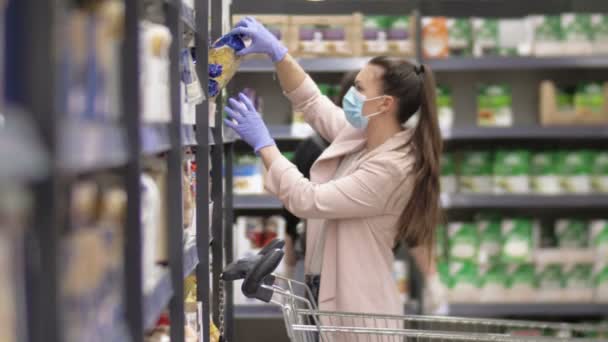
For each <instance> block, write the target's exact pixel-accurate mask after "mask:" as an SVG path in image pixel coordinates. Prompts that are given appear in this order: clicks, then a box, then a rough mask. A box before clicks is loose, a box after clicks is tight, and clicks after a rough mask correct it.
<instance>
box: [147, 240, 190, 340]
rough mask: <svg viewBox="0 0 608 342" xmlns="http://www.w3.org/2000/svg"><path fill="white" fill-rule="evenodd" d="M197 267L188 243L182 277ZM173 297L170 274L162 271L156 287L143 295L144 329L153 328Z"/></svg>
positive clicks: (166, 270) (167, 270) (185, 249)
mask: <svg viewBox="0 0 608 342" xmlns="http://www.w3.org/2000/svg"><path fill="white" fill-rule="evenodd" d="M197 265H198V254H197V250H196V244H195V243H188V244H187V245H186V247H185V248H184V277H186V276H188V275H189V274H190V273H192V272H193V271H194V269H195V268H196V266H197ZM171 296H173V286H172V285H171V274H170V272H169V269H165V270H164V271H163V274H162V276H161V277H160V279H159V280H158V282H157V284H156V286H155V287H154V288H153V289H152V290H151V291H150V292H149V293H146V294H144V328H145V329H146V330H149V329H151V328H153V327H154V324H155V323H156V320H157V319H158V317H159V315H160V313H161V312H162V311H163V310H164V309H165V307H166V306H167V304H168V303H169V300H170V299H171Z"/></svg>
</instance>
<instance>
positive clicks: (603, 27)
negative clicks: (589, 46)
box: [591, 14, 608, 55]
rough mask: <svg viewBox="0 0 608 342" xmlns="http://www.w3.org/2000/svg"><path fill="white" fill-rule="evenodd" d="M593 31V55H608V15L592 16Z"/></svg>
mask: <svg viewBox="0 0 608 342" xmlns="http://www.w3.org/2000/svg"><path fill="white" fill-rule="evenodd" d="M591 29H592V30H593V33H594V35H593V53H594V54H596V55H599V54H604V55H605V54H608V15H606V14H593V15H592V16H591Z"/></svg>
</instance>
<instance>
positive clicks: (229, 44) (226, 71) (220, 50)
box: [209, 34, 245, 98]
mask: <svg viewBox="0 0 608 342" xmlns="http://www.w3.org/2000/svg"><path fill="white" fill-rule="evenodd" d="M244 48H245V43H244V42H243V39H242V37H241V36H240V35H235V34H227V35H224V36H223V37H222V38H220V39H218V40H216V41H215V43H213V46H212V47H211V49H210V50H209V97H211V98H214V97H216V96H217V95H218V94H219V93H220V91H221V90H222V89H223V88H224V87H225V86H226V85H227V84H228V82H230V80H231V79H232V77H234V74H236V71H237V70H238V69H239V66H240V64H241V62H240V59H241V58H240V57H239V56H237V55H236V53H237V52H238V51H241V50H242V49H244Z"/></svg>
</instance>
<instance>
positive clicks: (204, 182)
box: [0, 0, 229, 342]
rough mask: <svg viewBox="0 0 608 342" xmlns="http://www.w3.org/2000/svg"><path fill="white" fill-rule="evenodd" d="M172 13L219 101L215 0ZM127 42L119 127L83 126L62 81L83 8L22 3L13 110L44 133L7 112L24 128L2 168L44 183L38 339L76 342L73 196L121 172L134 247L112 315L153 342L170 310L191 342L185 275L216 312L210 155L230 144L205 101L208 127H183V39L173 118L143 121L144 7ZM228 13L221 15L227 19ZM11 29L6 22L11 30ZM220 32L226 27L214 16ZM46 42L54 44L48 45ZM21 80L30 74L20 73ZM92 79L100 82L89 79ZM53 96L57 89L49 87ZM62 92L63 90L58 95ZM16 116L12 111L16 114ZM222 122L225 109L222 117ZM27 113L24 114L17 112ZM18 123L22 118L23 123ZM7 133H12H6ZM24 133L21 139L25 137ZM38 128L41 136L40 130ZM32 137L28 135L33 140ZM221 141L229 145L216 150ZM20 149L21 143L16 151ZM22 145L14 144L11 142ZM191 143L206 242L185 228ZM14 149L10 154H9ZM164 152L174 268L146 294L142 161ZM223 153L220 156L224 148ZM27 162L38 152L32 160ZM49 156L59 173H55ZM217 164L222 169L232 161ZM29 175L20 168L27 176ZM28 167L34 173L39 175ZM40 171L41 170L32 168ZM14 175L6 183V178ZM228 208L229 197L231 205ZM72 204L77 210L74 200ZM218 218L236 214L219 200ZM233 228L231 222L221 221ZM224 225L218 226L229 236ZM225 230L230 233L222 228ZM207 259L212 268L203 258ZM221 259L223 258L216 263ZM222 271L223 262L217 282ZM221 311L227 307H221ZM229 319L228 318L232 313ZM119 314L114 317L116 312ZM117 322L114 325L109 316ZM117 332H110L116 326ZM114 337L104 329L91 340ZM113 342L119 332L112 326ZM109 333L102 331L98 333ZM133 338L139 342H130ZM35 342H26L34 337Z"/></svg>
mask: <svg viewBox="0 0 608 342" xmlns="http://www.w3.org/2000/svg"><path fill="white" fill-rule="evenodd" d="M158 1H159V2H164V3H165V4H167V5H168V6H164V9H165V17H166V26H167V27H168V28H169V30H170V31H171V34H172V35H173V37H174V38H175V37H181V36H182V35H183V34H184V33H185V32H188V31H191V32H190V33H195V35H194V36H195V42H196V46H197V47H202V48H200V49H199V50H198V51H197V52H198V53H197V57H198V64H197V72H198V74H199V75H200V76H201V83H202V84H203V85H204V87H203V91H204V93H205V94H207V87H206V85H207V64H208V58H207V53H206V52H207V46H208V41H209V40H210V39H209V32H208V31H207V30H203V32H200V33H198V32H196V29H197V27H198V28H201V27H206V26H207V25H208V21H209V15H208V11H209V3H210V1H209V0H196V2H195V8H196V11H197V12H198V13H200V15H199V16H195V15H194V12H195V10H194V9H193V8H189V7H187V6H185V5H184V4H183V3H182V2H181V1H180V0H167V1H164V0H158ZM124 5H125V6H124V22H123V25H122V26H123V38H124V39H123V41H122V46H121V48H120V57H119V58H120V63H117V64H116V65H117V66H116V67H117V68H120V70H119V72H118V73H117V74H119V75H120V78H121V79H120V82H121V89H122V92H121V94H120V98H119V99H118V101H119V104H118V106H117V107H119V108H120V113H121V114H122V115H121V117H120V118H119V119H117V120H115V121H110V120H105V121H104V120H101V119H99V120H92V119H88V118H87V119H86V120H85V119H76V118H73V117H69V116H68V115H67V114H66V113H65V112H62V110H61V109H60V108H62V105H63V102H62V94H61V92H63V91H64V89H63V87H62V84H61V82H63V81H64V79H63V75H62V70H63V69H62V67H63V65H60V63H58V61H57V60H56V59H55V58H56V57H57V54H56V53H55V52H56V51H58V48H60V49H59V50H62V49H63V48H64V47H66V48H69V42H67V43H66V41H65V39H64V37H61V36H60V34H61V33H63V31H62V28H63V21H62V20H63V19H64V16H65V14H66V13H67V10H68V8H70V6H73V4H72V3H69V2H68V1H64V0H54V1H48V2H43V3H40V2H39V1H35V0H23V1H21V0H19V1H12V4H11V12H10V16H11V18H18V20H11V23H10V25H11V26H10V28H11V30H10V32H11V35H13V33H14V39H13V41H14V42H17V41H18V42H19V44H15V46H14V47H13V49H9V50H10V54H11V58H8V59H7V62H9V63H13V64H14V65H13V64H8V65H9V67H10V68H12V69H13V71H15V72H14V73H11V75H13V77H15V79H11V80H10V82H11V84H12V85H13V87H12V88H11V91H12V93H13V96H12V97H11V98H10V100H11V103H13V104H14V105H16V106H18V107H20V108H21V109H23V113H21V112H19V113H18V114H19V115H17V116H23V117H29V118H31V119H32V121H33V123H34V124H33V126H34V129H33V131H34V132H29V131H21V130H18V129H17V128H18V127H17V125H15V126H12V125H13V123H14V122H13V120H12V116H11V117H10V120H9V116H7V117H6V120H5V117H4V116H2V117H0V119H1V121H0V124H4V123H5V122H6V124H7V127H13V128H15V129H11V131H10V132H8V133H10V134H8V135H5V134H0V142H3V144H2V148H0V155H1V156H3V157H5V159H14V162H13V163H8V164H10V165H2V167H0V177H5V176H6V177H17V178H19V179H28V180H34V181H35V184H34V185H33V186H32V190H33V196H34V200H35V203H34V212H33V214H32V217H33V218H34V220H33V222H32V229H31V232H28V242H27V243H28V246H27V249H26V251H27V252H28V254H27V258H28V263H27V266H26V280H27V283H26V286H25V288H26V291H27V298H28V301H27V315H28V317H27V322H28V323H27V325H28V329H29V333H28V334H27V335H28V336H27V340H28V341H30V342H38V341H45V342H60V341H64V340H65V338H66V337H65V332H64V325H63V324H64V320H63V318H64V317H63V316H64V312H65V311H64V310H65V308H64V307H63V306H62V299H61V298H62V297H61V296H62V295H61V289H62V275H61V272H60V269H61V268H60V265H59V264H58V262H59V260H61V259H60V258H59V256H60V255H61V252H62V242H63V239H64V237H65V236H66V234H70V231H69V230H68V231H66V227H69V225H70V224H69V222H66V221H69V216H70V215H69V213H68V210H69V202H68V201H69V194H70V189H71V186H72V185H73V182H74V181H75V180H77V179H78V178H79V176H81V175H87V176H88V175H92V176H96V175H97V174H98V173H102V174H106V173H111V174H112V175H113V176H115V177H117V178H119V179H120V180H121V181H122V184H124V187H125V192H126V194H127V208H126V221H125V223H124V227H123V228H124V229H123V231H124V234H125V235H124V237H123V239H122V240H124V246H123V252H124V253H123V261H124V263H123V269H124V275H123V276H122V278H124V280H123V286H122V289H123V298H124V300H123V301H124V302H123V303H120V304H119V305H117V307H116V308H115V309H113V310H112V312H114V313H116V314H117V315H119V316H120V317H117V318H116V321H121V322H125V323H126V325H127V327H128V335H129V336H130V339H129V340H133V341H143V339H144V332H145V331H146V330H148V329H150V328H152V327H153V326H154V324H155V322H156V320H157V319H158V317H159V314H160V313H161V312H162V311H163V310H164V309H165V308H167V307H168V309H169V312H170V316H171V340H172V341H183V340H184V329H183V328H184V323H185V317H184V293H183V289H184V286H183V285H184V277H185V276H187V275H189V274H190V273H192V272H193V271H196V275H197V279H198V284H199V286H198V298H199V300H200V301H202V302H203V316H204V317H209V308H210V306H209V303H210V300H209V298H210V296H209V270H210V267H209V261H210V260H209V250H210V248H209V232H210V220H211V219H210V217H209V207H208V203H209V199H210V197H211V196H210V191H209V180H210V175H209V172H207V170H208V169H209V162H208V161H209V155H210V149H211V146H222V145H223V144H222V140H221V135H219V136H218V135H217V134H216V136H215V139H213V138H214V137H213V134H212V133H211V130H210V128H209V125H208V122H209V113H208V103H207V102H204V103H203V104H201V105H199V106H197V108H196V118H197V123H199V124H198V125H196V126H195V125H185V124H182V121H181V104H180V101H181V94H180V84H179V82H180V80H181V73H180V64H179V63H180V53H181V49H182V48H183V41H182V39H173V41H172V45H171V46H170V56H169V57H170V58H169V59H170V73H169V75H170V78H169V82H170V84H171V87H170V106H171V107H170V108H171V113H170V121H169V122H166V123H153V124H150V123H143V122H142V117H141V94H140V69H141V67H140V63H141V60H140V55H139V54H140V48H139V40H140V21H141V20H142V19H143V16H144V14H143V10H142V5H143V1H142V0H135V1H127V0H124ZM212 8H214V9H215V10H216V11H217V10H218V9H219V11H220V14H221V10H222V7H221V2H219V1H213V6H212ZM220 17H221V15H220V16H217V18H220ZM3 25H4V23H3ZM214 25H216V27H219V20H215V21H214ZM41 39H42V40H41ZM17 75H18V78H17ZM86 77H90V76H89V75H88V74H87V76H86ZM49 89H51V90H53V91H49ZM55 90H56V91H55ZM6 113H7V112H5V113H3V114H6ZM218 115H219V114H218ZM17 116H16V117H17ZM15 122H17V120H16V121H15ZM1 132H3V131H0V133H1ZM20 132H21V133H23V134H21V133H20ZM30 133H32V134H30ZM37 136H40V140H41V141H40V145H41V146H42V147H44V149H46V150H45V151H38V150H37V149H35V148H34V147H35V146H34V145H36V143H37V140H36V138H37ZM20 139H27V140H28V141H27V142H25V143H24V142H23V141H21V140H20ZM214 141H218V142H219V145H216V144H215V143H214ZM13 144H18V146H17V145H15V146H12V145H13ZM11 146H12V147H11ZM185 147H195V148H196V157H197V161H198V166H199V167H198V168H197V179H198V180H199V181H198V182H197V189H196V190H197V191H196V196H197V197H196V201H197V203H198V205H197V209H196V210H197V213H196V217H197V220H196V222H197V224H196V227H195V228H196V233H197V234H196V239H195V241H194V239H191V240H189V241H186V242H184V233H183V232H184V230H183V228H182V227H183V222H182V210H183V208H182V188H181V187H182V174H181V172H182V171H181V170H182V154H183V151H184V148H185ZM8 148H10V151H9V150H8ZM10 153H22V154H23V156H22V157H20V158H9V156H10V155H11V154H10ZM159 154H162V155H163V156H165V157H166V159H165V160H166V164H167V170H168V175H167V194H166V198H165V202H166V203H167V208H166V219H167V222H166V226H167V227H170V228H167V229H168V231H167V239H168V241H167V244H168V246H167V247H168V267H165V268H164V269H163V270H162V271H161V273H162V276H161V277H160V278H159V279H158V282H157V284H156V286H154V287H153V288H152V290H151V291H149V292H147V293H144V290H143V286H142V277H143V275H142V248H143V247H142V223H141V214H140V213H141V210H142V203H141V183H140V178H141V173H142V159H145V158H148V157H150V156H155V155H159ZM215 154H217V153H215ZM24 156H27V157H24ZM47 161H48V168H47ZM219 162H220V164H219V165H216V169H219V170H221V169H222V167H221V165H222V163H223V159H219ZM22 168H23V169H24V170H20V169H22ZM28 168H30V169H32V170H28ZM30 171H31V172H30ZM3 179H4V178H3ZM212 181H213V184H214V186H215V184H221V182H222V177H221V173H219V174H218V173H217V172H216V174H214V177H213V179H212ZM218 203H222V198H221V197H220V198H219V202H218ZM66 204H68V205H66ZM216 207H217V210H216V212H215V216H218V217H220V218H221V217H223V216H224V215H225V208H226V207H228V208H229V206H224V205H218V206H216ZM220 222H221V221H220ZM217 227H221V226H218V225H217V224H216V225H215V226H214V229H216V230H217ZM220 231H221V229H220ZM199 259H200V262H199ZM214 262H215V263H219V262H221V258H214ZM220 265H221V264H218V266H217V267H214V269H215V270H216V271H215V274H216V277H217V275H219V271H220V270H221V266H220ZM216 311H217V308H216ZM226 315H227V316H228V315H229V314H228V313H227V314H226ZM106 318H107V317H106ZM202 321H203V329H204V331H205V332H207V335H206V336H204V338H203V341H209V335H208V331H209V321H208V320H207V319H203V320H202ZM104 322H105V321H104ZM113 328H116V327H112V326H108V327H105V326H104V329H113ZM100 331H101V333H102V334H103V331H105V330H101V329H99V330H98V331H91V333H97V334H99V333H100ZM107 332H108V334H107V335H105V334H103V335H102V337H108V339H112V338H110V336H115V335H111V334H110V332H111V330H108V331H107ZM98 337H99V336H98ZM120 340H121V341H123V340H124V341H126V340H127V339H126V338H125V337H124V336H123V337H121V339H120ZM24 341H25V339H24Z"/></svg>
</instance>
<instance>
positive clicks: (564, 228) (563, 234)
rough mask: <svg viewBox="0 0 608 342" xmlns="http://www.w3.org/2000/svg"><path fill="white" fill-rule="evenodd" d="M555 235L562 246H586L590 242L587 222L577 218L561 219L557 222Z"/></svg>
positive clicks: (559, 245) (558, 243)
mask: <svg viewBox="0 0 608 342" xmlns="http://www.w3.org/2000/svg"><path fill="white" fill-rule="evenodd" d="M555 235H556V237H557V245H558V247H560V248H586V247H587V245H588V243H589V230H588V229H587V222H586V221H583V220H577V219H559V220H557V221H556V222H555Z"/></svg>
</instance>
